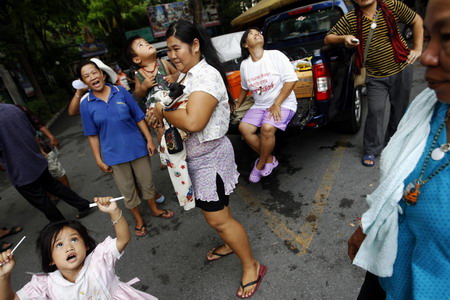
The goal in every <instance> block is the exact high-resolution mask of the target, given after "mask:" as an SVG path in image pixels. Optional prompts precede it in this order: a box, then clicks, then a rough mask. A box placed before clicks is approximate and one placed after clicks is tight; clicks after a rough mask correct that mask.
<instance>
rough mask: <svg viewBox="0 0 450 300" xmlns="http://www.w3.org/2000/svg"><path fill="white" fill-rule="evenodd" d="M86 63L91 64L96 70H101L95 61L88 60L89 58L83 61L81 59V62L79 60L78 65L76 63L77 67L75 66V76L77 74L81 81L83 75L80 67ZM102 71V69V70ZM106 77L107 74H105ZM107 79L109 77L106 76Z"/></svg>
mask: <svg viewBox="0 0 450 300" xmlns="http://www.w3.org/2000/svg"><path fill="white" fill-rule="evenodd" d="M87 65H93V66H94V67H95V68H96V69H97V70H99V71H102V70H101V69H100V68H99V66H97V64H96V63H95V62H93V61H90V60H85V61H83V62H81V63H80V64H79V65H78V67H77V70H76V71H77V76H78V78H80V80H81V81H83V76H81V69H82V68H83V67H84V66H87ZM102 72H103V71H102ZM107 77H108V76H107ZM108 79H109V78H108Z"/></svg>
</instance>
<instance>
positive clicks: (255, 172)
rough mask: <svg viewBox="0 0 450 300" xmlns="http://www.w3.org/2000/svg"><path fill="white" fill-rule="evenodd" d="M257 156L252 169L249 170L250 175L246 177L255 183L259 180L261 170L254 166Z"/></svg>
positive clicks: (256, 162)
mask: <svg viewBox="0 0 450 300" xmlns="http://www.w3.org/2000/svg"><path fill="white" fill-rule="evenodd" d="M258 161H259V158H258V159H257V160H256V161H255V166H254V167H253V170H252V171H251V172H250V176H249V177H248V180H249V181H250V182H251V183H257V182H259V181H260V180H261V177H262V174H261V171H260V170H258V169H257V168H256V165H257V164H258Z"/></svg>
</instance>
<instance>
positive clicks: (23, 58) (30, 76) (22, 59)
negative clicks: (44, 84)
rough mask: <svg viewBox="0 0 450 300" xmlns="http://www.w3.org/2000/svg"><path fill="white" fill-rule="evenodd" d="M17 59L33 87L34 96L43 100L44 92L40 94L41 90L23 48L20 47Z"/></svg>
mask: <svg viewBox="0 0 450 300" xmlns="http://www.w3.org/2000/svg"><path fill="white" fill-rule="evenodd" d="M19 61H20V64H21V65H22V67H23V70H24V71H25V74H27V77H28V79H30V83H31V85H32V86H33V88H34V93H35V96H36V98H38V99H41V100H45V98H44V94H42V90H41V87H40V85H39V82H38V81H37V78H36V76H35V75H34V72H33V67H32V66H31V64H30V62H29V61H28V55H27V54H26V52H25V51H24V49H20V54H19Z"/></svg>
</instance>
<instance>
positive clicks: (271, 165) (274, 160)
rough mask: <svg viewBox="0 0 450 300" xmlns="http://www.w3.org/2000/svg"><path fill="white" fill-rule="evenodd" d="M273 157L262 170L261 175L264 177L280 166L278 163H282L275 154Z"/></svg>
mask: <svg viewBox="0 0 450 300" xmlns="http://www.w3.org/2000/svg"><path fill="white" fill-rule="evenodd" d="M272 157H273V158H272V162H271V163H266V164H265V165H264V169H262V170H261V175H262V176H264V177H266V176H269V175H270V174H271V173H272V171H273V169H275V168H276V167H278V165H279V164H280V163H279V162H278V160H277V158H276V157H275V156H272Z"/></svg>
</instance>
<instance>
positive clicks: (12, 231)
mask: <svg viewBox="0 0 450 300" xmlns="http://www.w3.org/2000/svg"><path fill="white" fill-rule="evenodd" d="M22 229H23V228H22V227H19V226H14V227H11V228H9V232H8V233H7V234H4V235H2V236H0V239H3V238H5V237H7V236H10V235H13V234H16V233H19V232H21V231H22ZM2 230H8V228H6V227H3V228H2Z"/></svg>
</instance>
